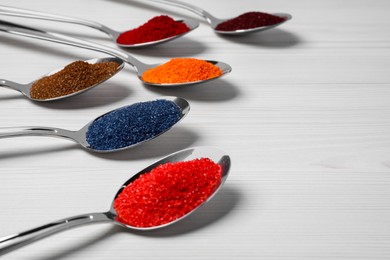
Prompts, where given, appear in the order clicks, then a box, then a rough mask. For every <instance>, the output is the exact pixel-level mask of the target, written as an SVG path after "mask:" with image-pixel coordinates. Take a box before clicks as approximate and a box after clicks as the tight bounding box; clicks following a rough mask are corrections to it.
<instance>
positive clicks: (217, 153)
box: [0, 147, 230, 255]
mask: <svg viewBox="0 0 390 260" xmlns="http://www.w3.org/2000/svg"><path fill="white" fill-rule="evenodd" d="M205 157H206V158H209V159H211V160H212V161H214V162H215V163H218V164H219V165H220V166H221V168H222V180H221V182H220V184H219V186H218V188H217V189H216V190H215V191H214V192H213V193H212V194H211V195H210V197H208V199H207V200H206V201H205V202H203V203H202V204H201V205H200V206H198V207H196V208H194V209H193V210H192V211H190V212H189V213H187V214H186V215H184V216H182V217H180V218H178V219H176V220H173V221H172V222H170V223H167V224H164V225H160V226H153V227H146V228H140V227H134V226H129V225H126V224H123V223H121V222H119V220H117V214H116V211H115V209H114V201H115V199H116V197H117V196H118V195H119V194H120V193H121V192H122V190H123V189H124V188H125V187H126V186H127V185H129V184H130V183H132V182H133V181H135V180H136V179H137V178H138V177H139V176H140V175H141V174H144V173H147V172H150V171H151V170H152V169H154V168H156V167H157V166H158V165H160V164H165V163H169V162H172V163H173V162H179V161H187V160H192V159H196V158H205ZM229 169H230V157H229V156H228V155H227V154H226V153H225V152H224V151H222V150H220V149H219V148H214V147H195V148H189V149H185V150H181V151H178V152H175V153H173V154H170V155H168V156H166V157H165V158H162V159H161V160H159V161H157V162H155V163H153V164H151V165H150V166H148V167H146V168H145V169H143V170H142V171H140V172H138V173H137V174H135V175H134V176H133V177H131V178H130V179H129V180H128V181H127V182H125V183H124V184H123V185H122V186H121V187H120V188H119V191H118V192H117V194H116V195H115V197H114V200H113V202H112V204H111V207H110V209H109V210H108V211H107V212H102V213H90V214H84V215H79V216H74V217H69V218H65V219H61V220H58V221H55V222H52V223H49V224H46V225H43V226H40V227H37V228H34V229H31V230H28V231H24V232H22V233H18V234H14V235H10V236H6V237H3V238H0V255H3V254H6V253H8V252H10V251H12V250H15V249H17V248H19V247H22V246H24V245H27V244H30V243H31V242H34V241H36V240H38V239H41V238H45V237H47V236H49V235H52V234H55V233H58V232H60V231H64V230H67V229H70V228H74V227H78V226H81V225H85V224H93V223H102V222H103V223H104V222H114V223H115V224H117V225H120V226H122V227H124V228H128V229H132V230H142V231H147V230H153V229H158V228H162V227H166V226H169V225H172V224H174V223H176V222H178V221H180V220H182V219H184V218H186V217H188V216H189V215H190V214H192V213H194V212H195V211H196V210H197V209H199V207H201V206H202V205H204V204H205V203H206V202H208V201H209V200H210V199H211V198H212V197H213V196H214V195H215V194H216V193H217V192H218V191H219V190H220V188H221V187H222V185H223V183H224V182H225V181H226V179H227V177H228V173H229Z"/></svg>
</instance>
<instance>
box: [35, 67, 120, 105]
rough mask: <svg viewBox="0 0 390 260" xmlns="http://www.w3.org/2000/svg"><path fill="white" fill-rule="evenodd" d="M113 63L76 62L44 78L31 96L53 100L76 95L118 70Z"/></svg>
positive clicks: (37, 83)
mask: <svg viewBox="0 0 390 260" xmlns="http://www.w3.org/2000/svg"><path fill="white" fill-rule="evenodd" d="M118 66H119V64H118V63H116V62H113V61H108V62H100V63H96V64H90V63H88V62H85V61H75V62H72V63H71V64H69V65H67V66H66V67H65V68H63V69H62V70H60V71H58V72H57V73H54V74H53V75H50V76H46V77H43V78H41V79H39V80H37V81H36V82H34V83H33V85H32V87H31V89H30V96H31V98H33V99H41V100H44V99H51V98H56V97H61V96H65V95H69V94H72V93H76V92H78V91H81V90H83V89H86V88H89V87H91V86H94V85H96V84H98V83H99V82H102V81H104V80H106V79H108V78H109V77H111V76H112V75H114V74H115V72H116V71H117V69H118Z"/></svg>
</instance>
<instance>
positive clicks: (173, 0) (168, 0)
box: [149, 0, 292, 35]
mask: <svg viewBox="0 0 390 260" xmlns="http://www.w3.org/2000/svg"><path fill="white" fill-rule="evenodd" d="M149 1H151V2H156V3H161V4H166V5H170V6H176V7H179V8H183V9H186V10H188V11H191V12H193V13H195V14H197V15H199V16H201V17H203V18H204V19H205V20H206V22H207V23H208V24H209V25H210V27H211V28H212V29H213V30H214V31H215V32H216V33H219V34H226V35H240V34H247V33H254V32H259V31H264V30H268V29H271V28H274V27H276V26H279V25H281V24H282V23H284V22H286V21H288V20H290V19H291V18H292V16H291V15H290V14H286V13H276V14H273V15H275V16H279V17H281V18H284V21H282V22H280V23H276V24H272V25H267V26H260V27H256V28H250V29H240V30H231V31H221V30H217V29H216V27H217V26H218V25H219V24H221V23H223V22H226V21H228V20H231V19H234V18H235V17H234V18H229V19H219V18H217V17H215V16H213V15H212V14H210V13H209V12H207V11H205V10H203V9H201V8H200V7H198V6H194V5H192V4H188V3H184V2H181V1H178V0H149Z"/></svg>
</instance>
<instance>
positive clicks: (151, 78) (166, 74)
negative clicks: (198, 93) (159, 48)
mask: <svg viewBox="0 0 390 260" xmlns="http://www.w3.org/2000/svg"><path fill="white" fill-rule="evenodd" d="M221 75H222V71H221V69H220V68H219V67H217V66H215V65H214V64H212V63H210V62H207V61H205V60H198V59H194V58H174V59H171V60H170V61H168V62H167V63H164V64H162V65H160V66H157V67H155V68H152V69H149V70H147V71H145V72H144V73H143V75H142V80H144V81H146V82H150V83H156V84H164V83H165V84H167V83H186V82H194V81H199V80H207V79H211V78H215V77H218V76H221Z"/></svg>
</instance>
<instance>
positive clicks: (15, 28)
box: [0, 20, 232, 87]
mask: <svg viewBox="0 0 390 260" xmlns="http://www.w3.org/2000/svg"><path fill="white" fill-rule="evenodd" d="M0 31H3V32H6V33H10V34H14V35H19V36H25V37H30V38H35V39H40V40H46V41H50V42H56V43H61V44H66V45H71V46H75V47H80V48H84V49H89V50H94V51H98V52H102V53H106V54H109V55H112V56H114V57H117V58H119V59H122V60H123V61H124V62H126V63H128V64H130V65H131V66H133V67H134V69H135V70H136V72H137V76H138V78H139V79H140V80H141V81H142V82H143V83H145V84H148V85H153V86H159V87H177V86H184V85H192V84H199V83H203V82H206V81H210V80H214V79H217V78H220V77H222V76H224V75H226V74H227V73H229V72H230V71H231V70H232V68H231V67H230V65H229V64H226V63H224V62H220V61H213V60H206V61H207V62H210V63H212V64H214V65H215V66H217V67H219V68H220V69H221V71H222V75H220V76H218V77H215V78H211V79H207V80H200V81H195V82H184V83H161V84H159V83H152V82H147V81H144V80H143V79H142V75H143V73H144V72H145V71H146V70H148V69H152V68H155V67H157V66H159V65H161V64H146V63H143V62H141V61H140V60H138V59H136V58H135V57H133V56H131V55H129V54H128V53H126V52H123V51H120V50H117V49H114V48H111V47H107V46H104V45H100V44H97V43H92V42H89V41H85V40H81V39H78V38H74V37H70V36H66V35H63V34H60V33H53V32H46V31H42V30H38V29H35V28H31V27H27V26H23V25H19V24H15V23H10V22H6V21H4V20H0Z"/></svg>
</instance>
